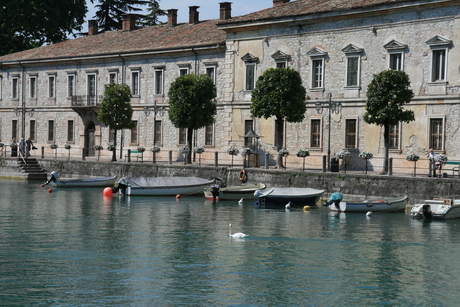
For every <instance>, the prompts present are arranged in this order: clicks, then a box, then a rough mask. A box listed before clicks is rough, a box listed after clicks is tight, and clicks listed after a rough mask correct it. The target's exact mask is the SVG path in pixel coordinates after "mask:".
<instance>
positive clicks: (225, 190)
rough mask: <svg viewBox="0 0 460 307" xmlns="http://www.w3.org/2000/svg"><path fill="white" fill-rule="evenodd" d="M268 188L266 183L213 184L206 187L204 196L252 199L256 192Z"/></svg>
mask: <svg viewBox="0 0 460 307" xmlns="http://www.w3.org/2000/svg"><path fill="white" fill-rule="evenodd" d="M265 188H266V185H265V183H260V184H253V185H243V186H233V187H220V186H219V185H213V186H211V187H210V188H205V189H204V197H206V198H207V199H210V200H238V199H241V198H244V199H252V198H254V192H255V191H257V190H263V189H265Z"/></svg>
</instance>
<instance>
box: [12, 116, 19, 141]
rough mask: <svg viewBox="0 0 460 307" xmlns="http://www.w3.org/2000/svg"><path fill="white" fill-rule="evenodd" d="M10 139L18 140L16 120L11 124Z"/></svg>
mask: <svg viewBox="0 0 460 307" xmlns="http://www.w3.org/2000/svg"><path fill="white" fill-rule="evenodd" d="M11 138H13V139H16V140H17V139H18V121H17V120H16V119H14V120H13V121H12V122H11Z"/></svg>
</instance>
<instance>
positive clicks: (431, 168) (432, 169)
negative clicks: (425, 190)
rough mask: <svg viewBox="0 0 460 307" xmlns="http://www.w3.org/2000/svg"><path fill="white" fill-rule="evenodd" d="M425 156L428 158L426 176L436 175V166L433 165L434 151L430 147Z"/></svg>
mask: <svg viewBox="0 0 460 307" xmlns="http://www.w3.org/2000/svg"><path fill="white" fill-rule="evenodd" d="M426 157H427V158H428V163H429V165H428V168H429V171H428V177H436V167H435V163H436V161H435V158H436V153H435V152H434V150H433V148H430V150H429V151H428V154H427V156H426Z"/></svg>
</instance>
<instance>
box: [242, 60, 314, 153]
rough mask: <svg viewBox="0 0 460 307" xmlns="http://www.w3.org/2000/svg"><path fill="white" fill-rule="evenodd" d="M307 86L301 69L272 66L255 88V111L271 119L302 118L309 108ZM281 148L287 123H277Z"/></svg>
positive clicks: (259, 116) (296, 119)
mask: <svg viewBox="0 0 460 307" xmlns="http://www.w3.org/2000/svg"><path fill="white" fill-rule="evenodd" d="M305 98H306V90H305V88H304V86H303V85H302V79H301V77H300V74H299V72H298V71H296V70H294V69H292V68H289V67H288V68H269V69H267V70H266V71H265V72H264V73H263V74H262V76H260V77H259V79H258V80H257V83H256V86H255V88H254V90H253V91H252V98H251V101H252V103H251V114H252V116H254V117H258V118H261V117H263V118H265V119H268V118H270V117H272V116H274V117H276V120H277V121H278V123H281V122H282V121H283V120H286V121H288V122H294V123H296V122H301V121H302V120H303V119H304V117H305V111H306V109H307V107H306V105H305ZM277 129H278V140H277V144H278V151H279V150H280V149H281V147H282V144H283V140H282V135H283V133H282V132H283V125H281V124H279V125H277Z"/></svg>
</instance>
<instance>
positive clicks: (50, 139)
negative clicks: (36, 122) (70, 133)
mask: <svg viewBox="0 0 460 307" xmlns="http://www.w3.org/2000/svg"><path fill="white" fill-rule="evenodd" d="M48 142H54V120H49V121H48Z"/></svg>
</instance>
